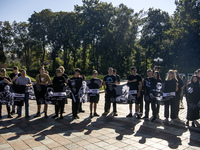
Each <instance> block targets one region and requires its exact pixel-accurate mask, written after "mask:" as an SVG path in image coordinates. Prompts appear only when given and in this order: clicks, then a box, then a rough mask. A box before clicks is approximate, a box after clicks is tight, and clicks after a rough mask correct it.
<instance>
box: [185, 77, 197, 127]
mask: <svg viewBox="0 0 200 150" xmlns="http://www.w3.org/2000/svg"><path fill="white" fill-rule="evenodd" d="M199 91H200V85H199V82H198V77H197V76H196V75H193V76H192V78H191V83H189V84H188V86H187V93H186V95H187V96H186V100H187V122H186V126H189V121H192V127H195V122H194V121H195V120H197V119H199V118H200V116H199V109H200V100H199V97H200V92H199Z"/></svg>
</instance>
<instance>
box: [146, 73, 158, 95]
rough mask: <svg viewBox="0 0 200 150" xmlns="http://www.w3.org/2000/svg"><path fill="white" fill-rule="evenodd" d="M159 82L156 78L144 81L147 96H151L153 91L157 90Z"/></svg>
mask: <svg viewBox="0 0 200 150" xmlns="http://www.w3.org/2000/svg"><path fill="white" fill-rule="evenodd" d="M156 85H157V81H156V79H155V78H154V77H152V78H149V77H147V78H146V79H145V80H144V89H145V95H149V94H150V92H151V90H152V89H156Z"/></svg>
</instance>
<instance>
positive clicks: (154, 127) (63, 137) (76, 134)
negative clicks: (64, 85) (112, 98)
mask: <svg viewBox="0 0 200 150" xmlns="http://www.w3.org/2000/svg"><path fill="white" fill-rule="evenodd" d="M100 96H101V98H100V101H99V103H98V107H97V113H98V114H102V113H103V110H104V93H101V95H100ZM183 101H184V106H185V109H181V110H180V114H179V118H180V120H176V121H175V123H174V124H173V125H171V124H164V123H162V120H164V106H161V107H160V119H159V120H156V121H155V122H153V123H152V122H150V121H148V120H143V119H140V120H138V119H136V118H134V117H133V118H126V117H125V116H126V115H127V114H128V113H129V111H128V105H117V110H118V114H119V116H117V117H113V114H112V112H111V113H110V114H109V115H108V116H107V117H103V116H100V117H93V118H90V117H89V103H84V104H83V109H84V110H85V113H80V114H79V117H80V119H77V120H73V119H72V114H71V100H70V99H69V103H68V104H66V106H65V113H64V119H59V118H58V119H52V118H51V116H53V115H54V106H53V105H49V108H48V115H49V117H48V118H44V114H42V115H41V117H39V118H34V117H33V116H34V114H35V113H36V102H35V100H30V101H29V102H30V108H29V109H30V115H31V118H30V119H26V118H24V117H22V118H20V119H16V118H15V117H16V116H17V115H16V114H15V115H13V117H14V118H12V119H7V118H6V117H7V114H6V108H5V106H3V109H2V115H3V118H2V119H1V120H0V150H6V149H16V150H22V149H26V150H28V149H34V150H43V149H44V150H45V149H53V150H66V149H76V150H94V149H95V150H98V149H101V150H103V149H109V150H116V149H122V150H123V149H125V150H127V149H131V150H138V149H142V150H145V149H146V150H151V149H152V150H160V149H162V150H167V149H181V150H182V149H200V125H199V120H198V121H197V122H196V124H197V127H196V128H193V127H185V121H186V114H187V109H186V100H185V99H184V100H183ZM42 109H43V106H42ZM111 110H112V108H111ZM133 111H134V110H133ZM150 114H152V112H151V111H150ZM22 116H24V108H23V114H22Z"/></svg>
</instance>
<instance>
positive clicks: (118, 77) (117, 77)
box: [115, 74, 120, 82]
mask: <svg viewBox="0 0 200 150" xmlns="http://www.w3.org/2000/svg"><path fill="white" fill-rule="evenodd" d="M115 76H116V79H117V82H120V76H119V75H118V74H116V75H115Z"/></svg>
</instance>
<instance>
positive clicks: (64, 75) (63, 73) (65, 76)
mask: <svg viewBox="0 0 200 150" xmlns="http://www.w3.org/2000/svg"><path fill="white" fill-rule="evenodd" d="M59 69H60V70H61V71H62V76H63V77H64V78H65V80H66V84H67V82H68V76H67V74H65V68H64V67H63V66H60V67H59ZM65 104H67V99H66V102H65ZM64 111H65V110H63V113H65V112H64Z"/></svg>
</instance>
